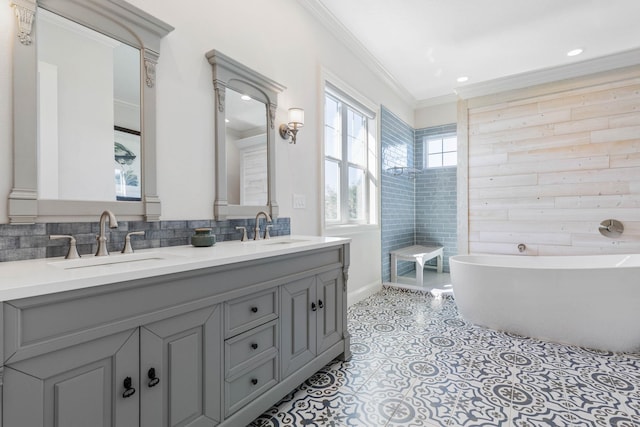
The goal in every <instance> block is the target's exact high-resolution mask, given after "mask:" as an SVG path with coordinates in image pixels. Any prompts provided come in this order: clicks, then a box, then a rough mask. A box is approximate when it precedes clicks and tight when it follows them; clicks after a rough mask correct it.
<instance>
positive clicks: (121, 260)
mask: <svg viewBox="0 0 640 427" xmlns="http://www.w3.org/2000/svg"><path fill="white" fill-rule="evenodd" d="M175 257H176V256H175V255H173V254H169V253H160V252H147V253H134V254H124V255H123V254H113V255H109V256H98V257H97V256H87V255H85V257H84V258H80V259H70V260H60V261H55V262H50V263H49V265H51V266H53V267H56V268H61V269H63V270H75V269H79V268H89V267H104V266H110V265H122V264H139V263H150V262H157V261H162V260H167V259H172V258H175Z"/></svg>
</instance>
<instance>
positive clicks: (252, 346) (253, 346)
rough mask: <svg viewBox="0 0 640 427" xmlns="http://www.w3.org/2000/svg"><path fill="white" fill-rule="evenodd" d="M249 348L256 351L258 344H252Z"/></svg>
mask: <svg viewBox="0 0 640 427" xmlns="http://www.w3.org/2000/svg"><path fill="white" fill-rule="evenodd" d="M251 348H252V349H254V350H257V349H258V343H255V342H254V343H253V344H251Z"/></svg>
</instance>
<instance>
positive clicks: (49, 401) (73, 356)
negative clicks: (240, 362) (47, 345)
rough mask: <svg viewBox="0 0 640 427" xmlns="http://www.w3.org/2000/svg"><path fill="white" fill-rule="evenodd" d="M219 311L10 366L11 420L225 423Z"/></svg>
mask: <svg viewBox="0 0 640 427" xmlns="http://www.w3.org/2000/svg"><path fill="white" fill-rule="evenodd" d="M221 311H222V310H221V308H220V306H219V305H216V306H213V307H206V308H203V309H199V310H195V311H192V312H188V313H185V314H182V315H178V316H174V317H171V318H168V319H164V320H161V321H157V322H154V323H150V324H146V325H144V326H141V327H139V328H135V329H133V330H127V331H125V332H122V333H118V334H114V335H110V336H107V337H104V338H100V339H97V340H92V341H89V342H86V343H83V344H80V345H75V346H72V347H69V348H63V349H61V350H58V351H54V352H51V353H47V354H44V355H41V356H37V357H34V358H30V359H27V360H24V361H20V362H16V363H11V364H9V365H7V366H6V367H5V377H4V404H5V408H4V409H5V410H4V422H5V425H7V426H30V427H37V426H43V427H49V426H50V427H59V426H60V427H62V426H65V427H66V426H68V427H73V426H91V427H101V426H104V427H108V426H118V427H121V426H122V427H129V426H131V427H134V426H136V427H137V426H142V427H159V426H171V427H173V426H198V427H201V426H202V427H204V426H215V425H217V424H219V422H220V403H219V400H220V399H219V396H220V390H219V389H220V384H221V383H220V369H219V366H220V363H221V352H220V346H219V342H220V337H221V320H222V316H221Z"/></svg>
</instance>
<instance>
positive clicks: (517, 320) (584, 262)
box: [449, 254, 640, 352]
mask: <svg viewBox="0 0 640 427" xmlns="http://www.w3.org/2000/svg"><path fill="white" fill-rule="evenodd" d="M449 263H450V269H451V283H452V285H453V293H454V297H455V300H456V304H457V306H458V310H459V312H460V314H461V315H462V317H464V318H465V319H466V320H468V321H470V322H472V323H474V324H477V325H481V326H486V327H489V328H491V329H497V330H500V331H505V332H512V333H516V334H519V335H524V336H528V337H534V338H540V339H543V340H549V341H555V342H560V343H564V344H572V345H577V346H581V347H589V348H594V349H599V350H610V351H622V352H638V351H640V255H635V254H634V255H626V254H621V255H585V256H517V255H516V256H514V255H456V256H453V257H451V258H450V260H449Z"/></svg>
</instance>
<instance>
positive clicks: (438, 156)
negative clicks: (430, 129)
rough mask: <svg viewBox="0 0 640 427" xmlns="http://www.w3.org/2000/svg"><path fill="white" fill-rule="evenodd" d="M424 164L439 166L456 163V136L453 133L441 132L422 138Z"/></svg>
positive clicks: (430, 166)
mask: <svg viewBox="0 0 640 427" xmlns="http://www.w3.org/2000/svg"><path fill="white" fill-rule="evenodd" d="M424 153H425V165H426V167H427V168H441V167H447V166H456V165H457V164H458V138H457V137H456V134H455V133H441V134H435V135H429V136H426V137H425V138H424Z"/></svg>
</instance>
